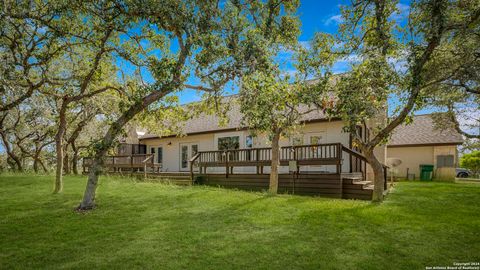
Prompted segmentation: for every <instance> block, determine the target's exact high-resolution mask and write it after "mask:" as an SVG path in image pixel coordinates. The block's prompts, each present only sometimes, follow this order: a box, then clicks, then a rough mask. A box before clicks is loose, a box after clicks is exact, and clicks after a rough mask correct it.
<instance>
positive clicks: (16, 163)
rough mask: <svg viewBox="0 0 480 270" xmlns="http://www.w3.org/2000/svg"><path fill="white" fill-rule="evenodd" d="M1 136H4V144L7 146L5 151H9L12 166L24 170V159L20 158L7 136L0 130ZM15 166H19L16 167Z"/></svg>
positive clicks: (16, 169)
mask: <svg viewBox="0 0 480 270" xmlns="http://www.w3.org/2000/svg"><path fill="white" fill-rule="evenodd" d="M0 136H1V137H2V141H3V145H4V146H5V152H7V156H8V157H9V158H10V160H11V161H12V162H10V166H11V167H12V169H13V170H14V171H19V172H23V166H22V161H21V160H20V158H19V157H18V156H17V155H16V154H15V153H14V152H13V150H12V148H11V147H10V143H9V141H8V138H7V136H6V135H5V134H4V133H3V132H0ZM15 166H16V167H17V168H15Z"/></svg>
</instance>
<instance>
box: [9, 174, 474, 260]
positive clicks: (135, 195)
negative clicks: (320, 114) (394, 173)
mask: <svg viewBox="0 0 480 270" xmlns="http://www.w3.org/2000/svg"><path fill="white" fill-rule="evenodd" d="M85 180H86V179H85V177H66V179H65V190H64V192H63V193H62V194H59V195H52V194H51V188H52V177H51V176H28V175H0V268H1V269H24V268H42V269H58V268H78V269H132V268H139V269H152V268H156V269H158V268H160V269H424V268H425V266H435V265H437V266H438V265H443V266H446V265H452V264H453V263H454V262H472V261H473V262H475V261H476V262H478V261H480V185H479V184H468V183H465V184H463V183H462V184H459V183H437V182H429V183H420V182H402V183H399V184H397V186H396V187H395V189H394V191H393V192H392V193H391V194H390V195H389V196H388V199H387V200H386V202H385V203H383V204H371V203H369V202H362V201H351V200H333V199H322V198H315V197H301V196H291V195H279V196H274V197H272V196H268V195H266V194H262V193H250V192H242V191H235V190H224V189H220V188H213V187H178V186H172V185H162V184H158V183H139V182H134V181H132V180H128V179H113V178H102V179H101V184H100V186H99V189H98V198H97V204H98V207H97V209H96V210H94V211H92V212H89V213H86V214H79V213H76V212H74V211H73V208H74V207H75V206H76V205H78V203H79V201H80V199H81V196H82V194H83V188H84V184H85Z"/></svg>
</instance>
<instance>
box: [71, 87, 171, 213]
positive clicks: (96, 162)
mask: <svg viewBox="0 0 480 270" xmlns="http://www.w3.org/2000/svg"><path fill="white" fill-rule="evenodd" d="M170 92H171V91H165V92H163V91H155V92H154V93H151V94H150V95H148V96H146V97H144V98H143V100H141V101H139V102H137V103H135V104H133V105H132V106H131V107H130V108H129V109H128V110H127V111H125V112H124V113H123V114H122V115H121V116H120V118H118V119H117V120H116V121H115V122H113V123H112V124H111V125H110V128H109V129H108V131H107V133H106V134H105V136H104V137H103V139H102V140H101V141H100V142H99V143H98V144H97V145H98V147H97V150H96V152H95V156H94V158H93V161H92V165H91V167H90V168H89V173H88V181H87V186H86V188H85V192H84V194H83V199H82V202H81V203H80V205H79V206H78V207H77V210H90V209H93V208H94V207H95V193H96V190H97V184H98V176H99V175H100V174H101V173H102V170H103V166H104V157H105V155H106V154H107V151H108V149H110V148H111V147H112V146H113V143H114V141H115V139H116V138H117V136H118V135H119V134H120V133H121V132H122V129H123V127H124V126H125V124H127V123H128V121H130V120H131V119H132V118H133V117H135V115H137V114H138V113H140V112H141V111H142V110H143V109H145V108H146V107H148V106H149V105H150V104H152V103H153V102H155V101H157V100H158V99H160V98H162V97H164V96H165V95H166V94H168V93H170Z"/></svg>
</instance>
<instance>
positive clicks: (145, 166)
mask: <svg viewBox="0 0 480 270" xmlns="http://www.w3.org/2000/svg"><path fill="white" fill-rule="evenodd" d="M143 178H144V179H147V163H146V162H145V163H144V164H143Z"/></svg>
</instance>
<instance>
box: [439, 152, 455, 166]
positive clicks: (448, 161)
mask: <svg viewBox="0 0 480 270" xmlns="http://www.w3.org/2000/svg"><path fill="white" fill-rule="evenodd" d="M453 166H454V163H453V155H445V156H437V168H452V167H453Z"/></svg>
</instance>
